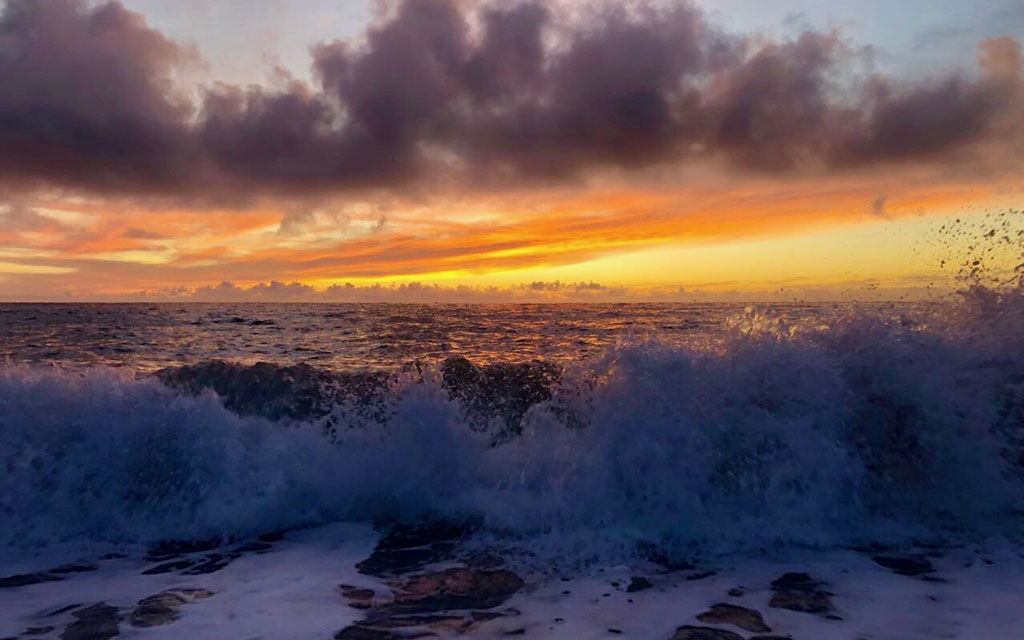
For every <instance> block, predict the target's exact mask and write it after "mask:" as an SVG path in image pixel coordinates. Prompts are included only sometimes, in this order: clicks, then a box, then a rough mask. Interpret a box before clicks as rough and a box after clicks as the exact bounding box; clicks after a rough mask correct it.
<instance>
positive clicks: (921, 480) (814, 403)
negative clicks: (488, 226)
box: [0, 290, 1024, 558]
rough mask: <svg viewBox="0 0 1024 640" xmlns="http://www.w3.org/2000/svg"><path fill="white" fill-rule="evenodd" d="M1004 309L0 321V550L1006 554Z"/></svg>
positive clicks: (104, 316) (149, 312)
mask: <svg viewBox="0 0 1024 640" xmlns="http://www.w3.org/2000/svg"><path fill="white" fill-rule="evenodd" d="M1022 313H1024V304H1022V298H1021V296H1020V295H1018V294H1017V293H1012V292H1011V293H1001V294H997V293H994V292H992V291H989V290H977V291H975V292H974V293H973V294H970V295H966V296H964V297H963V298H960V299H957V300H952V301H947V302H943V303H938V302H936V303H931V304H915V305H909V304H902V305H901V304H884V305H882V304H876V305H855V304H837V305H807V304H791V305H776V306H761V307H743V306H736V305H478V306H473V305H469V306H446V305H289V304H281V305H217V304H209V305H207V304H195V305H139V304H130V305H77V304H70V305H3V306H0V326H2V329H0V354H2V356H3V357H4V358H5V359H6V362H5V364H4V365H3V368H2V370H0V450H2V452H3V454H2V455H3V462H4V465H5V468H6V473H5V474H4V475H3V477H2V479H0V518H2V519H3V522H2V525H0V545H2V548H4V549H7V550H8V551H15V550H18V549H24V548H26V547H39V546H42V547H46V546H47V545H54V544H58V545H59V544H67V543H74V542H76V541H83V540H86V541H102V542H108V543H149V542H153V541H155V540H158V539H163V538H167V537H173V538H178V539H189V538H208V537H210V536H214V535H218V536H241V535H250V534H256V533H260V532H263V531H269V530H279V529H285V528H291V527H297V526H306V525H310V524H320V523H325V522H334V521H342V520H345V521H349V520H357V521H371V522H372V521H377V520H380V519H398V520H402V519H415V518H427V517H441V518H461V519H474V520H477V521H479V522H480V523H481V524H482V527H483V529H484V530H486V531H489V532H491V533H493V534H494V535H496V536H510V537H512V538H515V539H520V540H521V539H523V538H530V537H535V538H536V544H537V545H538V548H544V547H550V549H551V552H552V553H561V552H562V551H563V550H564V549H563V547H565V548H572V549H575V550H576V551H577V552H579V550H580V548H581V547H580V543H579V542H578V541H577V540H576V538H577V537H579V536H583V537H584V538H586V537H589V536H590V535H591V533H592V532H593V531H594V530H595V528H599V529H600V530H601V531H602V532H603V533H602V535H601V536H600V537H599V539H597V540H592V541H588V543H587V544H586V545H584V548H585V551H584V552H583V554H584V555H593V556H607V557H609V558H615V557H619V556H628V555H629V554H631V553H635V552H636V550H637V549H638V548H645V547H652V548H654V547H656V548H658V549H660V550H661V552H662V553H667V554H669V555H674V556H678V557H680V558H683V557H691V556H692V555H694V554H702V553H722V552H730V551H736V550H742V549H750V548H759V547H764V546H779V545H781V546H785V545H811V546H817V547H838V546H844V545H851V544H866V543H874V542H887V543H892V542H900V541H908V540H917V539H922V538H935V539H944V538H949V539H963V538H969V537H972V536H992V535H1017V534H1018V533H1019V532H1020V531H1021V527H1020V525H1021V522H1022V521H1021V516H1020V514H1021V511H1020V505H1021V504H1024V502H1022V498H1024V449H1022V448H1021V446H1022V444H1024V442H1022V441H1024V413H1022V412H1024V332H1022V331H1021V327H1024V322H1022Z"/></svg>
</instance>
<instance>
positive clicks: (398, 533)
mask: <svg viewBox="0 0 1024 640" xmlns="http://www.w3.org/2000/svg"><path fill="white" fill-rule="evenodd" d="M472 532H473V527H472V526H470V525H467V524H456V523H451V522H434V523H428V524H425V525H420V526H415V527H408V526H402V527H394V528H392V529H391V530H390V531H388V533H387V534H386V535H385V536H384V537H383V538H382V539H381V541H380V542H379V543H377V547H376V548H375V549H374V550H373V553H372V554H370V557H369V558H367V559H366V560H363V561H362V562H360V563H359V564H357V565H356V570H357V571H359V573H362V574H365V575H371V576H377V577H387V576H394V575H402V574H406V573H411V572H414V571H419V570H420V569H422V568H424V567H425V566H427V565H428V564H432V563H435V562H442V561H446V560H453V559H454V558H455V547H456V545H457V543H458V542H459V541H461V540H462V539H463V538H465V537H466V536H468V535H469V534H471V533H472Z"/></svg>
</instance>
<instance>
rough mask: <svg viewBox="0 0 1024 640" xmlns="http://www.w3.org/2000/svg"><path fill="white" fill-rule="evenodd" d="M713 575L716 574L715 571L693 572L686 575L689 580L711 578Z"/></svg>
mask: <svg viewBox="0 0 1024 640" xmlns="http://www.w3.org/2000/svg"><path fill="white" fill-rule="evenodd" d="M713 575H715V572H714V571H701V572H699V573H691V574H690V575H688V576H686V579H687V580H703V579H705V578H710V577H711V576H713Z"/></svg>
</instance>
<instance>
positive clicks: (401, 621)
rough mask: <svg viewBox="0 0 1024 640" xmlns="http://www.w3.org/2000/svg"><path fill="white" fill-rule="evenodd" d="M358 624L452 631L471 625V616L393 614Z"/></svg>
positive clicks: (378, 627)
mask: <svg viewBox="0 0 1024 640" xmlns="http://www.w3.org/2000/svg"><path fill="white" fill-rule="evenodd" d="M360 624H362V625H364V626H366V627H370V628H373V629H408V628H414V627H429V628H431V629H435V630H440V629H444V630H447V631H453V632H460V633H461V632H463V631H465V630H466V629H468V628H469V627H471V626H473V619H472V618H463V617H461V616H455V615H420V616H393V617H384V618H371V619H367V620H364V621H362V622H361V623H360Z"/></svg>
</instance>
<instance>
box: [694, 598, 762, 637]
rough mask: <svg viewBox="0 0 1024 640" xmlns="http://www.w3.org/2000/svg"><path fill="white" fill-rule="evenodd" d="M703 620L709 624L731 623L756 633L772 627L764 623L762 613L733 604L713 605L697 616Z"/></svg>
mask: <svg viewBox="0 0 1024 640" xmlns="http://www.w3.org/2000/svg"><path fill="white" fill-rule="evenodd" d="M697 619H698V620H700V621H701V622H706V623H708V624H731V625H733V626H736V627H739V628H740V629H743V630H745V631H753V632H755V633H766V632H768V631H771V630H772V629H771V627H769V626H768V625H766V624H765V623H764V618H763V617H762V616H761V613H760V612H758V611H754V610H753V609H747V608H746V607H739V606H736V605H733V604H725V603H719V604H714V605H711V608H710V609H709V610H708V611H705V612H704V613H701V614H700V615H698V616H697Z"/></svg>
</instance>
